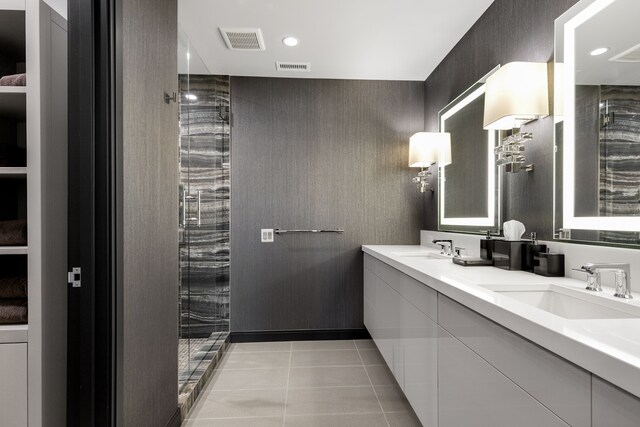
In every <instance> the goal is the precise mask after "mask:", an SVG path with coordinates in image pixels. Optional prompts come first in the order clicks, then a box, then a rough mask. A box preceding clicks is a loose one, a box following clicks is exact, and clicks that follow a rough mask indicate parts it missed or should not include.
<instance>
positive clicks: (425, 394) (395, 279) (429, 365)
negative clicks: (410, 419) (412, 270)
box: [364, 255, 438, 426]
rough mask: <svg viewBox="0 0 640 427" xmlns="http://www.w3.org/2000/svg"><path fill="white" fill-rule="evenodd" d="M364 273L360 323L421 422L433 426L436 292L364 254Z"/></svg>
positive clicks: (435, 396)
mask: <svg viewBox="0 0 640 427" xmlns="http://www.w3.org/2000/svg"><path fill="white" fill-rule="evenodd" d="M364 277H365V279H364V283H365V286H364V322H365V325H366V327H367V329H368V330H369V332H370V333H371V336H372V337H373V339H374V341H375V343H376V346H377V347H378V349H379V350H380V353H381V354H382V356H383V358H384V359H385V361H386V362H387V365H388V366H389V369H390V370H391V372H392V373H393V375H394V377H395V378H396V381H397V382H398V384H399V385H400V387H401V388H402V390H403V391H404V393H405V395H406V396H407V399H408V400H409V402H410V403H411V406H412V407H413V409H414V411H415V412H416V415H417V416H418V418H419V419H420V421H421V422H422V424H423V425H425V426H435V425H437V423H438V414H437V409H438V407H437V405H438V403H437V402H438V399H437V393H438V389H437V384H438V382H437V378H438V365H437V357H438V354H437V344H436V343H437V339H438V325H437V323H436V322H435V319H436V318H437V293H436V292H435V291H433V290H432V289H429V288H428V287H426V286H424V285H423V284H422V283H420V282H418V281H416V280H414V279H412V278H410V277H409V276H406V275H404V274H402V273H400V272H398V271H397V270H394V269H393V268H391V267H389V266H388V265H386V264H384V263H382V262H380V261H378V260H376V259H375V258H373V257H371V256H369V255H365V269H364ZM406 295H411V296H412V298H411V299H408V298H406Z"/></svg>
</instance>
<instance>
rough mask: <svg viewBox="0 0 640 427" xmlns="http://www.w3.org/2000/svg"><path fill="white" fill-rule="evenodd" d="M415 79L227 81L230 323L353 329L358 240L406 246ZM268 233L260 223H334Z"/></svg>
mask: <svg viewBox="0 0 640 427" xmlns="http://www.w3.org/2000/svg"><path fill="white" fill-rule="evenodd" d="M423 90H424V84H423V82H392V81H386V82H380V81H345V80H308V79H268V78H245V77H232V79H231V109H232V114H233V118H232V119H233V123H232V129H231V140H232V147H231V163H232V166H231V171H232V172H231V173H232V175H231V188H232V197H231V285H230V286H231V331H232V332H239V331H274V330H303V329H345V328H346V329H349V328H361V327H363V324H362V254H361V251H360V246H361V245H363V244H417V243H418V240H419V230H420V225H421V223H422V207H421V195H420V194H419V193H418V192H417V190H416V188H415V186H414V185H412V184H411V183H410V181H411V177H412V176H413V174H414V173H415V170H411V169H409V168H408V167H407V159H408V145H409V144H408V141H409V137H410V136H411V135H412V134H413V133H414V132H416V131H418V130H421V129H423V127H424V111H423V108H424V98H423ZM335 227H342V228H344V230H345V233H344V234H321V235H320V234H312V235H284V236H276V238H275V243H260V229H261V228H283V229H295V228H303V229H307V228H335Z"/></svg>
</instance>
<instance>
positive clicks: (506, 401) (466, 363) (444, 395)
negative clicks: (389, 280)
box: [438, 329, 566, 427]
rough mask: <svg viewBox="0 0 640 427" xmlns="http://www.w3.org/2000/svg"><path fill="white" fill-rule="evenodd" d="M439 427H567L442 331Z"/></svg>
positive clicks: (481, 359)
mask: <svg viewBox="0 0 640 427" xmlns="http://www.w3.org/2000/svg"><path fill="white" fill-rule="evenodd" d="M438 426H439V427H462V426H473V427H514V426H518V427H541V426H544V427H566V424H565V423H564V422H563V421H562V420H561V419H560V418H558V417H557V416H556V415H555V414H553V413H552V412H551V411H550V410H549V409H547V408H545V407H544V406H543V405H542V404H540V402H539V401H538V400H536V399H534V398H532V397H531V396H530V395H529V394H528V393H526V391H525V390H523V389H522V388H520V387H518V386H517V385H516V384H514V383H513V382H512V381H510V380H509V379H508V378H506V377H505V376H504V375H503V374H502V373H500V372H499V371H498V370H497V369H496V368H495V367H493V366H491V365H490V364H489V363H487V362H486V360H484V359H483V358H482V357H480V356H478V355H477V354H476V353H474V352H473V351H471V350H469V348H468V347H467V346H465V345H464V344H462V343H461V342H460V341H459V340H458V339H456V338H454V337H453V336H451V335H450V334H448V333H447V332H446V331H444V330H442V329H441V330H440V331H439V337H438Z"/></svg>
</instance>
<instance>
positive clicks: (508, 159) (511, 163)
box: [494, 129, 534, 173]
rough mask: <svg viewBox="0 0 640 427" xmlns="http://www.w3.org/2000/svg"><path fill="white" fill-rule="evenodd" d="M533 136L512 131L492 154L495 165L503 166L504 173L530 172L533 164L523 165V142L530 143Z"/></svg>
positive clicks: (516, 130)
mask: <svg viewBox="0 0 640 427" xmlns="http://www.w3.org/2000/svg"><path fill="white" fill-rule="evenodd" d="M532 139H533V134H532V133H531V132H520V130H519V129H514V132H513V134H511V135H509V136H507V137H506V138H504V139H503V140H502V141H501V142H500V145H498V146H497V147H496V148H495V150H494V152H495V154H496V164H497V165H498V166H504V167H505V172H508V173H518V172H521V171H522V170H525V171H527V172H532V171H533V170H534V166H533V164H529V165H527V164H525V157H524V145H523V144H524V142H526V141H531V140H532Z"/></svg>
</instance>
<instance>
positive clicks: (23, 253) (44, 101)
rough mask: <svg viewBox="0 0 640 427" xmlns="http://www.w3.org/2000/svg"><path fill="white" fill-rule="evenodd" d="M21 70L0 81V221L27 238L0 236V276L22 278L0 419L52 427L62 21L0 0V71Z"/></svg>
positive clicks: (59, 265) (59, 387)
mask: <svg viewBox="0 0 640 427" xmlns="http://www.w3.org/2000/svg"><path fill="white" fill-rule="evenodd" d="M21 73H26V76H27V82H26V86H0V200H1V201H2V203H0V221H13V222H15V221H16V220H20V221H22V222H20V223H19V226H21V227H22V230H24V221H26V237H27V238H26V245H24V244H23V241H24V238H23V239H22V240H20V239H17V240H11V239H9V240H7V239H6V238H5V239H4V240H2V241H3V242H6V244H8V245H9V244H11V246H2V245H0V276H1V275H4V276H1V277H7V278H11V277H19V278H20V279H19V283H20V285H19V286H24V284H25V280H24V278H25V277H26V279H27V280H26V283H27V298H26V299H24V298H21V299H19V301H20V302H19V303H20V304H26V306H27V312H28V319H27V322H26V323H24V324H3V322H4V323H7V321H9V322H13V320H11V319H9V320H6V319H5V320H3V321H0V361H2V363H1V364H0V395H1V396H3V398H2V399H0V414H2V415H1V416H0V419H1V420H2V421H0V424H1V425H11V426H23V425H24V426H29V427H34V426H37V427H39V426H45V425H46V426H54V427H56V426H64V425H66V418H65V415H66V386H65V384H66V369H65V367H66V328H67V325H66V311H67V306H66V298H67V281H66V271H67V261H66V253H67V225H66V221H67V213H66V209H67V178H66V176H67V113H66V107H67V23H66V21H65V19H64V18H62V17H61V16H59V15H58V14H57V13H55V12H54V11H53V10H52V9H51V8H50V7H49V6H48V5H47V4H45V3H44V2H42V1H41V0H0V77H2V76H6V75H12V74H21ZM7 224H8V223H6V222H5V223H4V225H5V226H7ZM0 231H1V229H0ZM23 235H24V234H23ZM0 237H2V236H0ZM5 283H8V282H5ZM5 286H11V285H5ZM7 289H9V288H7ZM23 289H24V288H20V289H19V293H20V294H22V293H23V292H24V291H23ZM2 295H4V297H5V298H4V301H5V302H4V303H5V304H8V302H7V301H9V300H15V299H16V298H10V297H11V292H8V291H7V292H5V293H4V294H0V298H1V297H2ZM7 295H9V297H7ZM0 302H1V301H0ZM2 318H3V317H2V313H0V319H2ZM14 323H15V322H14Z"/></svg>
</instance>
